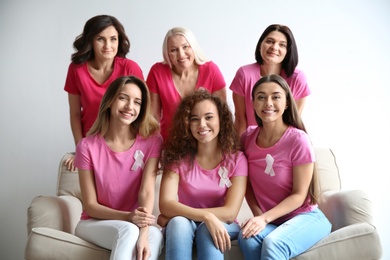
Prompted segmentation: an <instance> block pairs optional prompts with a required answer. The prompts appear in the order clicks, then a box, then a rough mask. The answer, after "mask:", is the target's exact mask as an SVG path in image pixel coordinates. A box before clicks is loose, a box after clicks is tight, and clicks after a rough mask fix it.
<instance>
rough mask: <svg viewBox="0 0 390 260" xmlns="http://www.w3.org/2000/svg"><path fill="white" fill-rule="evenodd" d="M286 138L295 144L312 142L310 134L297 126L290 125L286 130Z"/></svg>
mask: <svg viewBox="0 0 390 260" xmlns="http://www.w3.org/2000/svg"><path fill="white" fill-rule="evenodd" d="M286 139H289V140H291V142H293V143H294V144H307V143H310V137H309V135H308V134H307V133H306V132H305V131H303V130H301V129H298V128H296V127H293V126H290V127H289V128H288V129H287V131H286Z"/></svg>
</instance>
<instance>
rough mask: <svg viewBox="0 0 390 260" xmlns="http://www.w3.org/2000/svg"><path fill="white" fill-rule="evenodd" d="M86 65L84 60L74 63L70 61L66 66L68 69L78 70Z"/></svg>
mask: <svg viewBox="0 0 390 260" xmlns="http://www.w3.org/2000/svg"><path fill="white" fill-rule="evenodd" d="M86 65H87V62H84V63H74V62H71V63H70V64H69V66H68V69H69V70H79V69H81V68H83V67H85V66H86Z"/></svg>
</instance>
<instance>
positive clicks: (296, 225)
mask: <svg viewBox="0 0 390 260" xmlns="http://www.w3.org/2000/svg"><path fill="white" fill-rule="evenodd" d="M331 227H332V224H331V223H330V222H329V221H328V219H327V218H326V217H325V215H324V214H323V213H322V211H321V210H320V209H319V208H316V209H315V210H313V211H312V212H308V213H303V214H299V215H297V216H295V217H293V218H292V219H290V220H288V221H286V222H284V223H283V224H281V225H280V226H275V225H272V224H268V225H267V226H266V227H265V229H264V230H263V231H261V232H260V233H259V234H258V235H256V236H252V237H250V238H243V237H242V234H241V232H240V235H239V236H238V244H239V246H240V249H241V251H242V253H243V254H244V257H245V259H246V260H248V259H256V260H259V259H261V260H271V259H274V260H282V259H286V260H287V259H290V258H292V257H295V256H297V255H299V254H301V253H303V252H305V251H306V250H307V249H309V248H310V247H312V246H313V245H314V244H315V243H317V242H318V241H320V240H321V239H322V238H323V237H325V236H327V235H328V234H329V233H330V231H331Z"/></svg>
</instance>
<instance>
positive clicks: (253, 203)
mask: <svg viewBox="0 0 390 260" xmlns="http://www.w3.org/2000/svg"><path fill="white" fill-rule="evenodd" d="M245 199H246V202H247V203H248V206H249V208H250V209H251V211H252V214H253V216H255V217H256V216H259V215H261V214H263V212H262V211H261V209H260V207H259V205H258V204H257V200H256V197H255V194H254V193H253V188H252V185H251V182H250V181H249V179H248V182H247V185H246V192H245Z"/></svg>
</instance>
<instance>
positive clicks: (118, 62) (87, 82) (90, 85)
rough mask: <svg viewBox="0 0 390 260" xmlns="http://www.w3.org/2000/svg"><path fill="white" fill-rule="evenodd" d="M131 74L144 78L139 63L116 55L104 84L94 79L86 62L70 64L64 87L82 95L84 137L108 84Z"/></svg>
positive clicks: (68, 90)
mask: <svg viewBox="0 0 390 260" xmlns="http://www.w3.org/2000/svg"><path fill="white" fill-rule="evenodd" d="M130 75H134V76H137V77H139V78H141V79H144V76H143V73H142V70H141V68H140V67H139V66H138V64H137V63H135V62H134V61H132V60H129V59H125V58H121V57H115V60H114V69H113V71H112V74H111V76H110V77H109V78H108V79H107V80H106V82H104V83H103V84H99V83H97V82H96V81H95V80H94V79H93V77H92V76H91V74H90V73H89V70H88V65H87V63H86V62H85V63H83V64H74V63H71V64H70V65H69V68H68V75H67V77H66V82H65V87H64V89H65V91H66V92H68V93H69V94H73V95H79V96H80V102H81V108H82V111H81V126H82V128H83V136H84V137H85V136H86V134H87V132H88V131H89V129H90V128H91V127H92V125H93V123H94V122H95V120H96V118H97V115H98V111H99V106H100V101H101V100H102V97H103V95H104V93H105V92H106V89H107V88H108V86H109V85H110V84H111V82H113V81H114V80H115V79H117V78H118V77H121V76H130Z"/></svg>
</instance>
